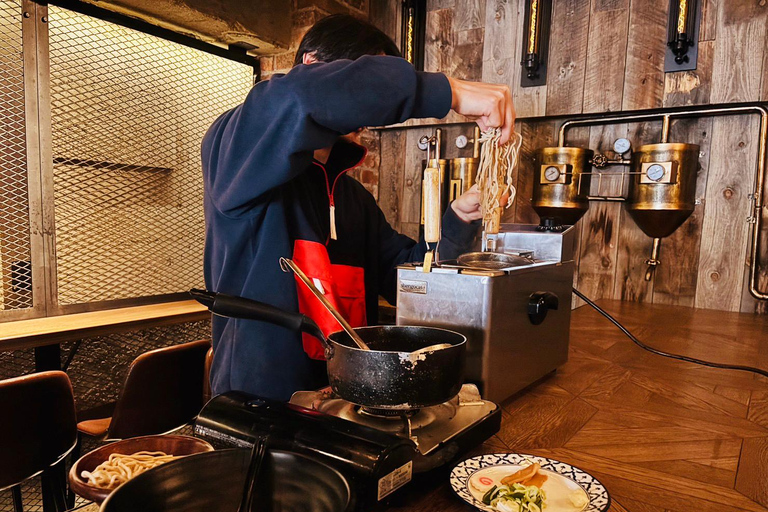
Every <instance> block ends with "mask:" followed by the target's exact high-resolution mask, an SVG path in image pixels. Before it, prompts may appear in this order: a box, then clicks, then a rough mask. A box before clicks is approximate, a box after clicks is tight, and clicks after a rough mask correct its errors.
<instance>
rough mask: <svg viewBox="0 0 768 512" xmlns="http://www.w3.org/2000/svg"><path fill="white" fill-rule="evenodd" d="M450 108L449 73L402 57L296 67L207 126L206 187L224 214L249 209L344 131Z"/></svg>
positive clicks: (258, 88) (439, 113)
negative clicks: (417, 65) (430, 69)
mask: <svg viewBox="0 0 768 512" xmlns="http://www.w3.org/2000/svg"><path fill="white" fill-rule="evenodd" d="M450 107H451V88H450V84H449V82H448V79H447V78H446V77H445V76H444V75H443V74H440V73H425V72H418V71H416V70H415V69H414V68H413V66H411V64H409V63H408V62H407V61H406V60H404V59H401V58H398V57H389V56H365V57H361V58H359V59H357V60H354V61H350V60H338V61H334V62H330V63H321V64H311V65H300V66H296V67H295V68H293V69H292V70H291V71H290V72H289V73H288V74H286V75H274V76H273V77H272V78H270V79H269V80H267V81H264V82H260V83H258V84H256V85H255V86H254V87H253V89H252V90H251V92H250V93H249V94H248V97H247V98H246V100H245V102H244V103H243V104H242V105H240V106H238V107H236V108H235V109H233V110H230V111H229V112H227V113H225V114H224V115H222V116H221V117H219V119H217V120H216V122H215V123H214V124H213V126H211V128H210V129H209V130H208V133H206V135H205V137H204V139H203V144H202V162H203V170H204V175H205V181H206V183H205V184H206V188H207V190H208V191H209V193H210V196H211V198H212V201H213V204H214V206H215V207H216V208H217V209H218V210H220V211H221V212H222V213H224V214H226V215H230V216H239V215H243V214H245V213H247V212H248V211H250V210H251V208H252V207H254V206H255V205H256V204H258V202H259V198H261V197H262V196H263V195H264V194H266V193H268V192H269V191H271V190H273V189H275V188H276V187H278V186H280V185H282V184H284V183H286V182H288V181H290V180H291V179H293V178H294V177H295V176H297V175H298V174H299V173H301V172H302V171H303V170H304V169H305V168H306V166H307V165H308V164H309V163H310V161H311V159H312V155H313V152H314V150H316V149H321V148H325V147H329V146H331V145H333V143H334V142H335V140H336V138H337V137H338V136H339V135H342V134H346V133H350V132H353V131H355V130H357V129H359V128H362V127H365V126H376V125H386V124H393V123H398V122H403V121H405V120H407V119H411V118H423V117H437V118H440V117H444V116H445V115H446V114H447V113H448V111H449V110H450Z"/></svg>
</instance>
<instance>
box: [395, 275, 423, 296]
mask: <svg viewBox="0 0 768 512" xmlns="http://www.w3.org/2000/svg"><path fill="white" fill-rule="evenodd" d="M400 291H401V292H403V293H421V294H422V295H423V294H425V293H427V282H426V281H413V280H411V279H402V280H400Z"/></svg>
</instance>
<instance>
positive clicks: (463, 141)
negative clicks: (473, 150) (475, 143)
mask: <svg viewBox="0 0 768 512" xmlns="http://www.w3.org/2000/svg"><path fill="white" fill-rule="evenodd" d="M468 142H469V141H468V140H467V136H466V135H459V136H458V137H456V147H457V148H459V149H464V148H465V147H467V143H468Z"/></svg>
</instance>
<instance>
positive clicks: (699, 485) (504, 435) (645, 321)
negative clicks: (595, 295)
mask: <svg viewBox="0 0 768 512" xmlns="http://www.w3.org/2000/svg"><path fill="white" fill-rule="evenodd" d="M599 304H600V305H601V306H602V307H604V308H605V309H606V310H607V311H609V312H610V313H611V314H613V315H614V316H615V317H617V318H618V319H619V321H620V322H622V323H624V325H626V326H627V327H628V328H629V329H630V330H631V331H632V332H634V333H635V335H636V336H638V337H639V338H640V339H641V340H643V341H644V342H646V343H648V344H649V345H652V346H655V347H657V348H660V349H663V350H667V351H671V352H677V353H682V354H685V355H688V356H693V357H699V358H702V359H708V360H711V361H720V362H728V363H733V364H747V365H751V366H759V367H761V368H763V369H768V317H760V316H755V315H747V314H739V313H724V312H721V311H710V310H697V309H691V308H683V307H672V306H659V305H644V304H638V303H630V302H620V301H608V300H604V301H600V302H599ZM510 371H513V370H510ZM502 408H503V411H504V418H503V421H502V428H501V431H500V432H499V434H498V435H497V436H495V437H494V438H492V439H491V440H489V441H488V442H486V443H485V444H484V445H483V446H481V447H479V448H478V450H476V452H475V453H473V454H477V453H492V452H525V453H533V454H536V455H542V456H547V457H552V458H555V459H558V460H561V461H565V462H568V463H571V464H574V465H576V466H578V467H580V468H582V469H584V470H586V471H588V472H589V473H591V474H593V475H594V476H596V477H597V478H599V479H600V480H601V481H602V482H603V483H604V484H605V485H606V487H607V488H608V490H609V492H610V493H611V495H612V497H613V499H614V503H613V507H612V508H611V511H612V512H622V511H628V512H651V511H654V512H656V511H658V512H723V511H756V512H765V511H768V508H767V507H768V379H765V378H763V377H759V376H755V375H753V374H750V373H745V372H737V371H728V370H719V369H712V368H704V367H700V366H696V365H693V364H690V363H683V362H678V361H672V360H669V359H665V358H661V357H659V356H656V355H653V354H650V353H648V352H645V351H643V350H641V349H640V348H638V347H636V346H635V345H633V344H632V343H631V342H630V341H629V340H628V339H627V338H625V337H624V335H623V334H621V333H620V332H619V331H618V330H617V329H616V328H615V327H613V326H612V325H611V324H609V323H608V322H607V321H606V320H605V319H603V318H602V317H601V316H599V315H598V314H597V313H596V312H595V311H594V310H592V309H591V308H589V307H588V306H583V307H581V308H579V309H577V310H576V311H574V312H573V316H572V322H571V351H570V360H569V362H568V363H567V364H566V365H564V366H563V367H562V368H561V369H560V370H559V371H558V372H557V373H556V374H555V375H553V376H551V377H549V378H546V379H544V380H543V381H541V382H539V383H538V384H536V385H534V386H532V387H531V388H530V389H528V390H526V391H525V392H522V393H520V394H519V395H518V396H516V397H513V398H511V399H510V400H508V401H506V402H505V403H504V404H502ZM443 482H445V480H443ZM395 509H396V510H404V511H405V510H409V511H410V510H413V511H416V510H419V511H432V510H435V511H437V510H440V511H441V512H453V511H466V510H468V509H470V507H469V506H467V505H465V504H464V503H463V502H462V501H460V500H459V499H458V498H457V497H456V496H454V495H453V493H452V491H451V490H450V489H449V487H448V485H447V484H446V483H441V484H440V485H438V486H436V487H433V488H425V489H423V490H421V491H420V492H414V491H413V490H412V491H410V492H408V498H407V500H405V499H404V500H403V501H402V502H401V504H400V505H398V506H396V507H395Z"/></svg>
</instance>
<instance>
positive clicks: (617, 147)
mask: <svg viewBox="0 0 768 512" xmlns="http://www.w3.org/2000/svg"><path fill="white" fill-rule="evenodd" d="M631 148H632V143H631V142H629V139H623V138H622V139H616V141H615V142H614V143H613V150H614V151H615V152H616V154H619V155H623V154H624V153H626V152H627V151H629V150H630V149H631Z"/></svg>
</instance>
